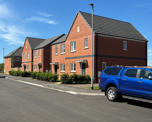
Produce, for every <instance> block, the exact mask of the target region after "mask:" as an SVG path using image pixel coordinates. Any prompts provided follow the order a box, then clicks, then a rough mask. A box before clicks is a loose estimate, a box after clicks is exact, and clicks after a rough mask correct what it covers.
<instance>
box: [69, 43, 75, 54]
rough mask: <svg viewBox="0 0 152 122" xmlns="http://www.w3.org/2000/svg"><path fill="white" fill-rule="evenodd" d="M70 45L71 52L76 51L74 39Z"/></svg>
mask: <svg viewBox="0 0 152 122" xmlns="http://www.w3.org/2000/svg"><path fill="white" fill-rule="evenodd" d="M70 47H71V52H75V51H76V41H73V42H71V43H70Z"/></svg>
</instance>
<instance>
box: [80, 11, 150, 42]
mask: <svg viewBox="0 0 152 122" xmlns="http://www.w3.org/2000/svg"><path fill="white" fill-rule="evenodd" d="M80 14H81V15H82V17H83V18H84V19H85V21H86V22H87V23H88V25H89V26H90V27H91V25H92V23H91V17H92V16H91V14H89V13H85V12H82V11H80ZM94 32H95V33H99V34H102V35H109V36H115V37H123V38H127V39H135V40H141V41H147V40H146V39H145V38H144V37H143V36H142V35H141V34H140V33H139V32H138V31H137V30H136V29H135V28H134V27H133V25H131V24H130V23H128V22H123V21H120V20H115V19H110V18H106V17H102V16H97V15H94Z"/></svg>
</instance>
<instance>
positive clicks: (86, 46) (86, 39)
mask: <svg viewBox="0 0 152 122" xmlns="http://www.w3.org/2000/svg"><path fill="white" fill-rule="evenodd" d="M86 41H87V45H86ZM84 48H88V38H85V39H84Z"/></svg>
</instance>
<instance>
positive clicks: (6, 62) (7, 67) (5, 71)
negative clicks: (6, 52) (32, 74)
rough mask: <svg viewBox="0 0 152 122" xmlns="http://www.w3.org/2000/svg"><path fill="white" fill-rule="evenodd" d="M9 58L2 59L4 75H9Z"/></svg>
mask: <svg viewBox="0 0 152 122" xmlns="http://www.w3.org/2000/svg"><path fill="white" fill-rule="evenodd" d="M11 70H12V68H11V58H5V59H4V73H5V74H9V71H11Z"/></svg>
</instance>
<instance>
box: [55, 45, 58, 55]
mask: <svg viewBox="0 0 152 122" xmlns="http://www.w3.org/2000/svg"><path fill="white" fill-rule="evenodd" d="M55 55H58V47H57V46H56V47H55Z"/></svg>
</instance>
